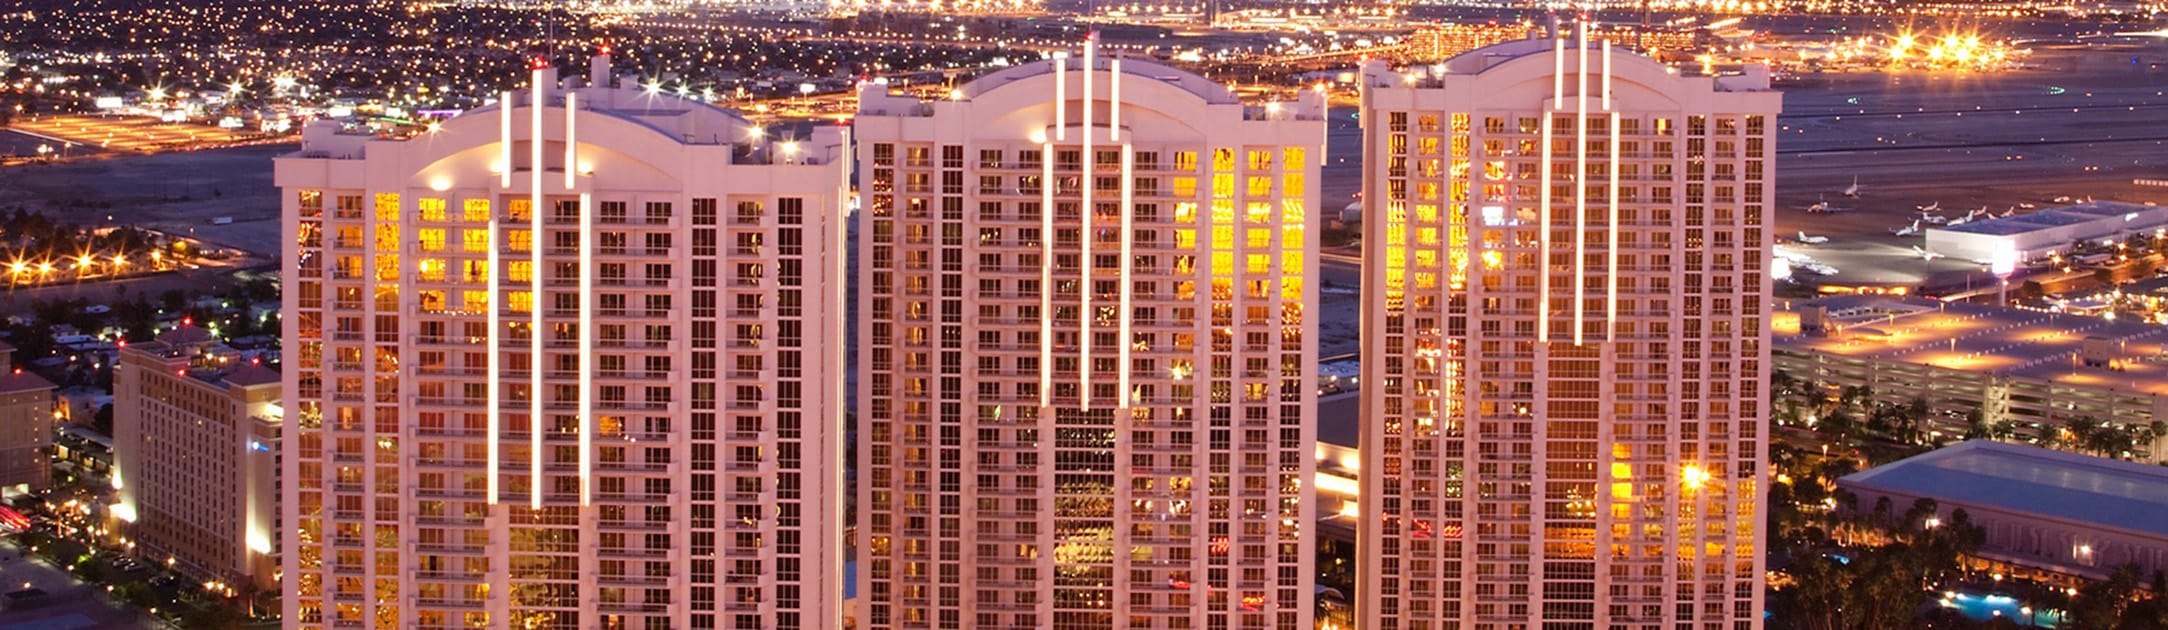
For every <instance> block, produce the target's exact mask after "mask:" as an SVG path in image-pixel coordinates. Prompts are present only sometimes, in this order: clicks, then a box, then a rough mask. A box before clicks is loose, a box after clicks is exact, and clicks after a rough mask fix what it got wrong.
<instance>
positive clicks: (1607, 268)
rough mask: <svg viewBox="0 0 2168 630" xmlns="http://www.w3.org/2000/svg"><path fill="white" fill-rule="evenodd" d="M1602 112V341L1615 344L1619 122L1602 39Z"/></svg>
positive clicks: (1608, 51) (1606, 45)
mask: <svg viewBox="0 0 2168 630" xmlns="http://www.w3.org/2000/svg"><path fill="white" fill-rule="evenodd" d="M1603 110H1604V111H1607V112H1611V169H1610V173H1609V175H1610V179H1611V182H1610V189H1609V190H1608V191H1607V192H1606V193H1605V195H1604V199H1605V200H1606V201H1607V202H1608V203H1609V205H1610V207H1611V220H1610V221H1609V226H1610V229H1609V230H1608V232H1607V233H1608V234H1609V235H1610V242H1609V243H1607V244H1606V247H1605V251H1607V252H1608V253H1607V254H1605V260H1604V289H1603V292H1604V324H1603V340H1604V341H1614V340H1616V339H1617V337H1618V271H1619V270H1618V167H1619V149H1618V135H1619V130H1618V121H1619V115H1618V112H1617V111H1614V110H1612V109H1611V40H1608V39H1606V40H1603Z"/></svg>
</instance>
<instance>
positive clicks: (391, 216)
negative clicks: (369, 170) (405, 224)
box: [376, 193, 399, 221]
mask: <svg viewBox="0 0 2168 630" xmlns="http://www.w3.org/2000/svg"><path fill="white" fill-rule="evenodd" d="M376 220H378V221H397V220H399V193H377V194H376Z"/></svg>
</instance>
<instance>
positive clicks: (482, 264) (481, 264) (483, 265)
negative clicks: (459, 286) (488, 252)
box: [462, 260, 489, 282]
mask: <svg viewBox="0 0 2168 630" xmlns="http://www.w3.org/2000/svg"><path fill="white" fill-rule="evenodd" d="M462 277H463V278H465V279H466V281H467V282H489V262H488V261H484V260H469V261H466V263H465V273H464V274H463V275H462Z"/></svg>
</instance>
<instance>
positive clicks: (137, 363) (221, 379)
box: [112, 325, 285, 590]
mask: <svg viewBox="0 0 2168 630" xmlns="http://www.w3.org/2000/svg"><path fill="white" fill-rule="evenodd" d="M113 394H114V396H113V433H114V435H113V446H114V451H115V452H114V464H113V485H114V487H115V488H116V489H117V490H118V493H117V494H118V498H119V500H118V501H117V502H116V503H115V504H114V505H113V508H112V514H114V515H115V516H117V517H118V518H119V519H120V520H121V521H123V522H124V525H123V529H124V530H125V532H126V533H127V535H128V536H129V537H131V538H132V539H134V541H135V542H136V543H137V544H138V551H140V552H141V553H143V554H144V555H145V556H147V557H149V558H151V559H153V560H170V561H172V563H173V565H174V566H175V567H176V568H180V569H182V570H184V571H186V572H188V573H190V574H192V575H195V576H196V577H197V578H198V579H200V580H203V581H204V582H206V583H209V582H224V583H225V584H228V585H232V586H234V588H235V589H236V590H239V589H240V588H241V587H242V585H245V584H254V585H255V586H256V587H257V588H261V589H264V590H276V589H278V588H279V582H278V575H279V566H278V555H279V554H278V531H279V525H278V523H279V521H278V519H279V512H278V500H279V497H278V472H279V471H278V468H279V428H280V425H281V423H282V421H283V415H284V413H285V412H284V410H283V409H282V408H280V406H279V394H280V388H279V373H278V372H277V371H274V370H272V369H270V368H266V367H264V366H262V365H258V364H256V363H255V362H253V361H251V360H248V359H244V358H242V357H241V355H240V353H237V352H234V351H233V349H231V348H228V347H226V345H225V344H222V343H219V342H218V340H217V339H215V338H212V337H211V335H210V334H209V333H207V332H205V331H204V330H203V329H201V328H197V327H195V326H187V325H184V326H181V327H179V328H175V329H173V330H170V331H167V332H166V333H165V334H161V335H159V336H158V338H157V340H155V341H149V342H145V343H138V344H132V345H129V346H127V347H126V348H123V349H122V350H121V351H120V357H119V360H118V361H117V362H116V364H115V366H114V372H113Z"/></svg>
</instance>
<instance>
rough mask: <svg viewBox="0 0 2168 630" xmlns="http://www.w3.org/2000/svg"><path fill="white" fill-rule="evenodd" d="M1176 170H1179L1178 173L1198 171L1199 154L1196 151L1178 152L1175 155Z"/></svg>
mask: <svg viewBox="0 0 2168 630" xmlns="http://www.w3.org/2000/svg"><path fill="white" fill-rule="evenodd" d="M1174 170H1177V171H1194V170H1197V152H1196V151H1178V152H1175V154H1174Z"/></svg>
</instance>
